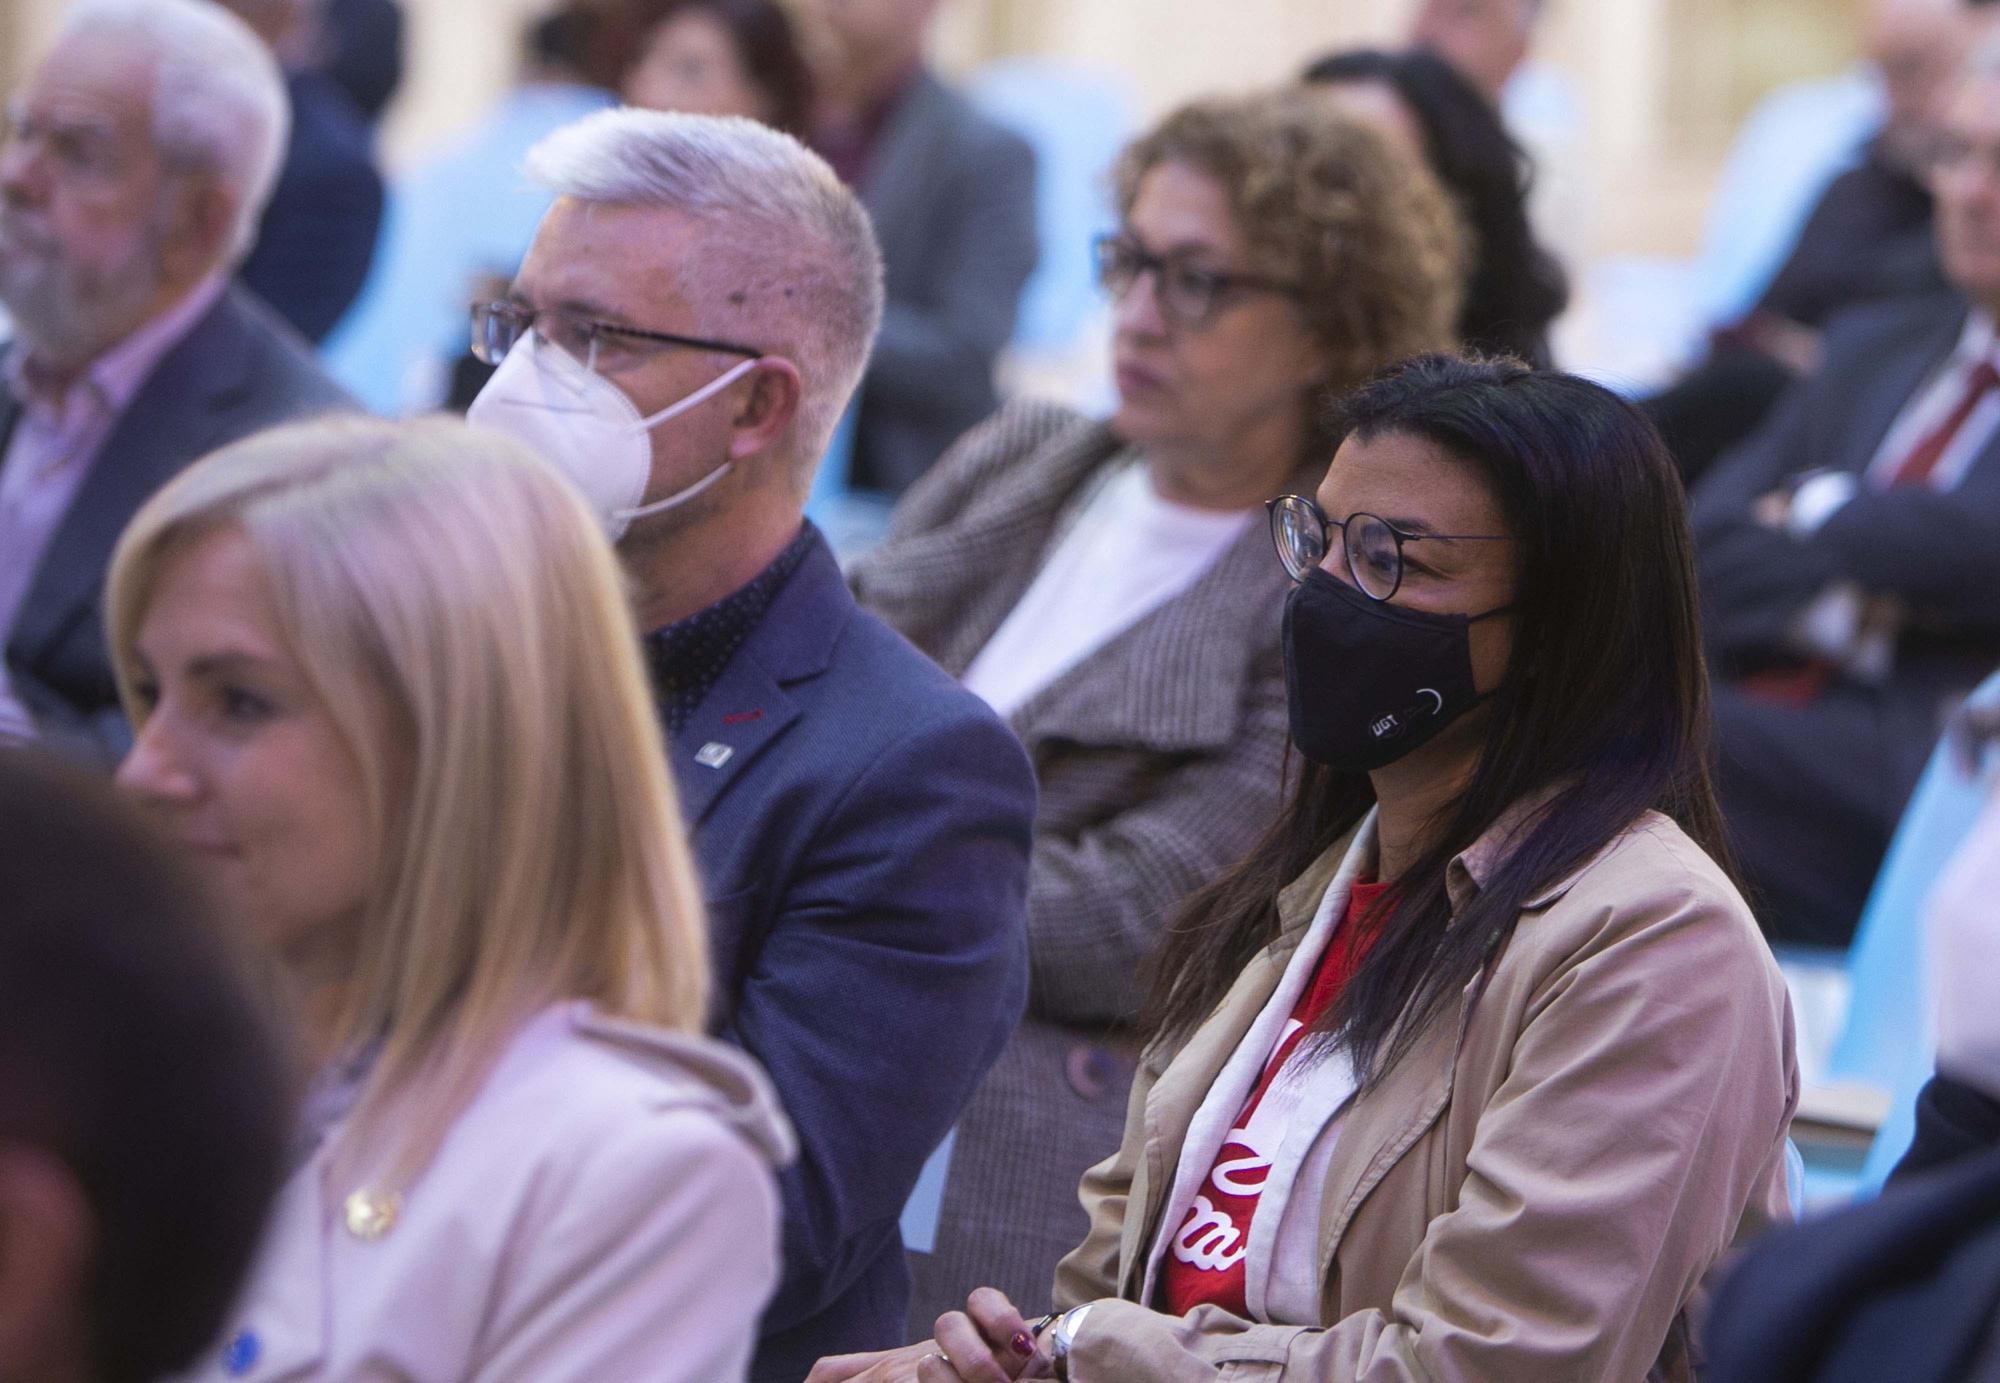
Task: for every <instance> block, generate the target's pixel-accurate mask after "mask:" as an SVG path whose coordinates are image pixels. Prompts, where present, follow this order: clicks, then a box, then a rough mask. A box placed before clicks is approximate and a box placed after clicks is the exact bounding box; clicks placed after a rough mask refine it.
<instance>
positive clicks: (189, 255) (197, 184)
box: [160, 174, 237, 287]
mask: <svg viewBox="0 0 2000 1383" xmlns="http://www.w3.org/2000/svg"><path fill="white" fill-rule="evenodd" d="M164 195H165V196H166V198H167V206H166V215H165V217H164V220H165V234H164V235H163V236H162V237H161V239H160V258H161V264H160V268H161V271H162V273H163V274H164V276H165V277H166V279H167V281H168V282H170V283H176V284H187V285H188V286H190V287H192V286H193V285H194V284H196V283H199V282H200V281H201V280H202V279H203V278H205V277H206V276H207V275H208V273H209V271H210V270H211V269H213V268H215V267H216V266H217V265H219V264H223V263H226V262H227V261H228V259H229V256H230V251H231V250H232V249H233V248H234V247H233V245H232V244H231V243H230V242H231V241H232V240H233V239H234V238H235V235H236V212H237V205H236V199H235V198H234V197H232V196H230V194H229V192H228V190H227V189H226V188H224V187H223V185H222V180H221V179H220V178H215V177H210V176H207V175H205V174H183V175H181V176H179V177H177V178H174V179H173V181H172V184H171V185H170V186H169V187H168V188H167V189H166V191H165V194H164Z"/></svg>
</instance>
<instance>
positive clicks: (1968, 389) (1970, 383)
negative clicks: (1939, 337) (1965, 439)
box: [1886, 360, 2000, 485]
mask: <svg viewBox="0 0 2000 1383" xmlns="http://www.w3.org/2000/svg"><path fill="white" fill-rule="evenodd" d="M1995 387H2000V370H1996V369H1994V368H1993V362H1992V361H1991V360H1982V361H1980V362H1979V363H1978V364H1977V365H1974V366H1973V367H1972V370H1971V372H1970V373H1968V374H1967V375H1966V377H1965V395H1964V397H1962V398H1960V399H1959V401H1958V407H1956V408H1954V409H1952V410H1951V416H1950V417H1948V418H1946V419H1945V420H1944V421H1943V422H1942V423H1939V424H1938V426H1937V429H1936V430H1935V431H1933V432H1932V433H1931V434H1930V435H1929V436H1928V437H1926V438H1924V439H1923V441H1921V442H1919V443H1917V445H1916V446H1915V447H1913V448H1911V450H1910V454H1909V455H1908V456H1905V457H1904V458H1903V459H1902V461H1901V462H1899V463H1898V464H1897V466H1896V469H1894V470H1893V471H1890V472H1889V477H1888V480H1887V481H1886V483H1887V484H1889V485H1923V484H1926V483H1928V482H1929V480H1930V478H1931V472H1932V471H1934V470H1936V469H1937V464H1938V462H1940V461H1942V460H1943V459H1944V454H1945V452H1946V451H1948V450H1950V448H1951V443H1952V439H1953V438H1955V437H1957V436H1958V431H1959V429H1960V428H1962V427H1964V426H1965V420H1966V419H1967V418H1970V417H1971V416H1972V410H1973V409H1975V408H1977V407H1979V402H1980V400H1981V399H1984V398H1985V397H1986V395H1987V392H1988V391H1989V390H1991V389H1993V388H1995Z"/></svg>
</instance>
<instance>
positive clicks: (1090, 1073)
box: [1063, 1042, 1118, 1100]
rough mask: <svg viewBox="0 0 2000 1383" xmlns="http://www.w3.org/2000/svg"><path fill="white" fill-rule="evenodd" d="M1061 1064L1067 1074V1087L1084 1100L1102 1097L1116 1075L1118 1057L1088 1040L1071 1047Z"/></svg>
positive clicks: (1108, 1089) (1108, 1091)
mask: <svg viewBox="0 0 2000 1383" xmlns="http://www.w3.org/2000/svg"><path fill="white" fill-rule="evenodd" d="M1063 1066H1064V1068H1065V1072H1066V1074H1067V1075H1068V1076H1069V1088H1070V1089H1072V1090H1074V1091H1075V1092H1076V1093H1077V1094H1078V1095H1080V1096H1082V1097H1083V1098H1084V1099H1086V1100H1101V1099H1103V1098H1104V1097H1105V1095H1107V1094H1109V1093H1110V1090H1111V1083H1112V1081H1113V1080H1115V1079H1116V1078H1117V1075H1118V1059H1117V1058H1116V1057H1114V1056H1112V1055H1111V1053H1109V1052H1107V1051H1105V1050H1104V1048H1102V1047H1099V1046H1095V1045H1093V1044H1092V1043H1088V1042H1079V1043H1077V1044H1076V1045H1075V1046H1074V1047H1071V1048H1070V1049H1069V1057H1068V1059H1067V1060H1066V1061H1064V1063H1063Z"/></svg>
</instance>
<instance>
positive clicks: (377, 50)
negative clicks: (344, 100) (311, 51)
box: [321, 0, 405, 125]
mask: <svg viewBox="0 0 2000 1383" xmlns="http://www.w3.org/2000/svg"><path fill="white" fill-rule="evenodd" d="M321 15H322V19H321V23H322V25H323V27H324V29H325V31H326V37H327V41H328V44H329V46H330V47H331V48H332V49H333V51H332V53H331V54H329V55H328V57H327V60H326V66H325V69H324V70H325V72H326V75H327V76H329V77H331V78H333V81H334V84H335V85H336V86H338V87H339V88H340V89H341V90H342V91H344V92H346V93H347V97H348V99H349V100H350V101H352V102H354V104H355V107H356V108H357V109H358V110H360V112H361V114H362V116H363V118H364V119H366V120H367V121H368V123H369V124H371V125H372V124H374V123H375V122H376V121H377V120H380V119H381V118H382V111H383V109H384V108H385V107H386V106H387V105H388V104H389V100H390V98H391V97H393V96H394V95H395V94H396V88H397V87H399V86H401V85H402V83H403V46H404V43H403V39H404V33H403V30H404V27H405V26H404V23H403V10H402V7H401V6H400V5H399V4H398V3H397V0H326V3H325V5H324V7H323V8H322V10H321Z"/></svg>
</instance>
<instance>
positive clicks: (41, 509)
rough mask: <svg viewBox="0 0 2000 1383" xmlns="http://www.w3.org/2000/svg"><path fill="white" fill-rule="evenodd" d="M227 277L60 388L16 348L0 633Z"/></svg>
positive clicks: (2, 479) (10, 379) (3, 504)
mask: <svg viewBox="0 0 2000 1383" xmlns="http://www.w3.org/2000/svg"><path fill="white" fill-rule="evenodd" d="M224 283H225V280H224V278H223V277H222V276H221V275H219V274H218V275H214V276H212V277H210V278H208V279H206V280H204V281H203V282H202V283H201V284H200V285H199V286H197V287H196V288H195V289H194V291H193V292H191V293H189V294H188V295H187V296H186V297H184V298H182V299H181V300H180V302H178V303H176V304H175V305H174V306H173V307H172V308H171V309H169V310H168V311H166V312H164V313H162V314H161V315H160V316H158V317H156V318H154V319H153V320H152V321H150V322H148V323H147V324H146V325H144V326H142V327H141V328H139V330H137V331H135V332H133V333H132V334H131V335H130V336H128V337H126V338H125V339H124V340H123V341H121V342H119V343H118V344H117V345H116V346H114V347H112V348H111V349H110V350H108V351H106V352H105V353H104V354H103V355H101V356H99V357H98V358H97V359H96V360H95V361H94V362H92V363H91V365H90V366H89V367H88V368H87V369H86V370H85V371H84V372H83V375H82V377H81V378H79V379H77V380H76V381H75V382H74V383H73V384H71V385H70V387H69V388H68V390H66V391H64V392H61V393H55V392H52V391H50V390H49V389H47V388H46V387H44V385H43V383H42V382H41V381H38V380H37V379H36V371H35V367H34V364H33V362H32V361H31V360H30V359H29V355H28V352H27V350H26V349H25V347H22V346H20V345H17V346H16V347H15V349H14V350H13V351H11V352H10V353H9V354H8V357H7V370H6V384H7V388H8V390H9V392H11V393H12V394H13V396H14V399H15V402H16V403H18V404H19V405H20V410H21V411H20V413H19V415H18V417H17V418H16V420H15V423H14V431H13V435H12V436H11V437H9V438H7V439H6V441H5V445H6V453H5V456H4V458H0V643H4V641H5V640H6V638H7V637H8V635H10V634H11V633H12V632H13V629H14V621H15V620H16V619H17V618H18V617H19V615H20V612H21V605H22V603H23V602H24V601H25V600H26V599H27V598H28V589H29V587H30V586H31V585H32V584H33V582H34V577H35V572H36V570H37V569H38V568H39V567H40V566H41V564H42V557H43V555H44V554H45V553H46V552H47V551H48V546H49V543H50V542H51V541H52V540H53V539H54V537H55V534H56V530H57V529H58V528H60V527H61V526H62V522H63V519H64V518H65V517H66V516H67V515H68V513H69V508H70V505H71V504H73V503H74V502H75V500H76V496H77V493H78V492H79V491H80V490H81V489H82V488H83V483H84V481H85V480H86V479H87V478H88V477H89V475H90V471H91V468H92V467H93V466H95V465H96V463H97V459H98V453H99V452H100V451H102V450H103V447H104V444H105V442H106V441H108V440H109V439H110V437H111V432H112V429H113V428H115V427H116V426H117V425H118V420H119V419H120V418H121V417H123V416H124V414H125V410H126V409H127V408H129V407H131V405H132V400H133V399H134V398H136V397H137V396H138V393H139V390H140V389H141V388H142V387H144V385H145V383H146V380H147V379H148V378H150V377H151V375H152V373H153V371H154V369H156V368H157V367H158V366H159V363H160V361H161V359H162V358H163V357H164V356H165V355H166V353H167V352H168V351H170V350H172V349H173V348H174V347H175V346H177V345H179V344H180V342H181V340H182V338H184V337H185V336H186V335H187V334H188V332H190V331H191V330H193V329H194V325H195V323H196V322H198V321H200V320H201V318H202V317H203V316H204V315H205V314H206V313H207V312H208V310H209V309H210V308H211V307H213V306H214V305H215V302H216V300H217V299H218V298H219V297H221V296H222V290H223V287H224Z"/></svg>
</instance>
